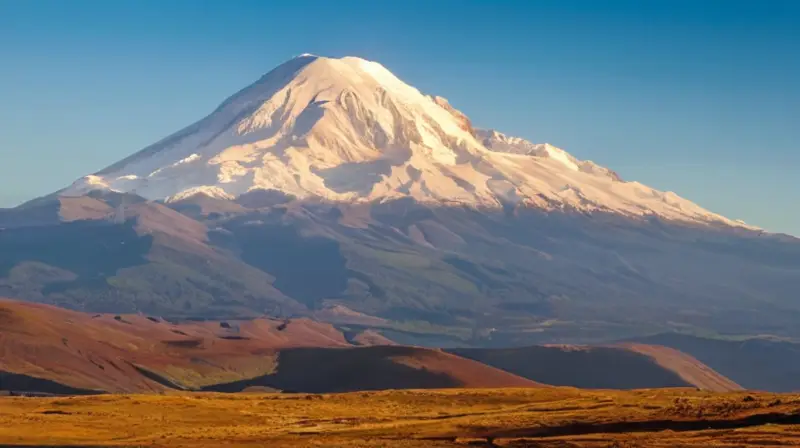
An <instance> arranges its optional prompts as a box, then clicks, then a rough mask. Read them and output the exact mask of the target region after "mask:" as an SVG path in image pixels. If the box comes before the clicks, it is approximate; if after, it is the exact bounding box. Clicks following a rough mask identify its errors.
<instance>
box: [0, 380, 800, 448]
mask: <svg viewBox="0 0 800 448" xmlns="http://www.w3.org/2000/svg"><path fill="white" fill-rule="evenodd" d="M799 412H800V395H777V394H753V393H747V392H734V393H711V392H700V391H696V390H689V389H659V390H652V389H651V390H637V391H627V392H624V391H610V390H597V391H587V390H577V389H573V388H526V389H472V390H467V389H450V390H429V391H420V390H407V391H381V392H356V393H347V394H330V395H317V394H230V395H222V394H210V393H170V394H167V395H107V396H85V397H61V398H21V397H6V398H0V444H5V445H15V444H25V445H32V446H71V445H72V446H74V445H81V446H126V447H135V446H148V447H149V446H221V445H226V446H253V447H255V446H282V447H284V446H288V447H293V446H294V447H301V446H302V447H306V446H326V447H345V446H346V447H353V446H356V447H357V446H364V447H366V446H370V447H374V446H382V447H436V446H463V445H478V446H492V445H491V444H494V446H537V447H575V446H588V447H639V446H641V447H654V446H655V447H674V446H687V447H693V446H697V447H711V446H713V447H742V446H787V445H800V413H799Z"/></svg>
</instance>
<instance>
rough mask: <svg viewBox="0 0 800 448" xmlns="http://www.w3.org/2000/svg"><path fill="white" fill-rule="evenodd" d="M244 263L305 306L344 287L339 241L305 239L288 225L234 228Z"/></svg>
mask: <svg viewBox="0 0 800 448" xmlns="http://www.w3.org/2000/svg"><path fill="white" fill-rule="evenodd" d="M234 232H235V233H236V236H237V240H238V242H239V246H240V248H241V251H242V253H241V257H242V260H244V261H245V262H246V263H248V264H250V265H252V266H255V267H257V268H259V269H261V270H263V271H265V272H268V273H270V274H272V275H273V276H275V283H274V286H275V287H276V288H278V289H279V290H280V291H282V292H283V293H285V294H286V295H288V296H290V297H293V298H295V299H299V300H301V301H302V302H304V303H306V304H307V305H314V304H315V303H316V302H317V301H318V300H321V299H324V298H329V297H335V296H338V295H339V294H340V293H341V292H342V291H344V290H345V289H346V288H347V279H348V269H347V267H346V266H345V263H346V261H347V260H346V259H345V258H344V256H343V255H342V253H341V251H340V250H339V243H338V242H336V241H334V240H330V239H327V238H322V237H311V238H306V237H303V236H302V235H300V233H299V231H298V229H297V228H294V227H289V226H263V225H243V226H240V227H238V228H236V229H235V230H234Z"/></svg>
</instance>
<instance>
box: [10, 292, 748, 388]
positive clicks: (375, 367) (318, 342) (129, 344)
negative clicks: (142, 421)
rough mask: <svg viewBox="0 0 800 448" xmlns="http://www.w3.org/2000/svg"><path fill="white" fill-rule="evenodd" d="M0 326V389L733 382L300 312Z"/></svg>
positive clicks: (13, 306) (33, 317) (28, 314)
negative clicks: (470, 344) (343, 325)
mask: <svg viewBox="0 0 800 448" xmlns="http://www.w3.org/2000/svg"><path fill="white" fill-rule="evenodd" d="M0 329H2V331H0V391H2V390H9V389H11V390H18V391H19V390H29V391H30V390H32V391H38V392H51V393H69V394H73V393H89V392H93V391H107V392H147V391H163V390H167V389H192V390H195V389H206V390H216V391H241V390H245V389H248V388H252V387H269V388H273V389H279V390H285V391H301V392H341V391H354V390H376V389H400V388H445V387H468V388H475V387H539V386H541V385H542V381H540V380H547V381H548V382H551V383H552V384H556V385H567V386H576V387H616V388H626V389H630V388H641V387H652V388H655V387H675V386H687V385H693V386H697V387H701V388H704V389H712V390H732V389H735V388H737V386H736V385H735V384H734V383H732V382H731V381H730V380H728V379H726V378H724V377H722V376H720V375H718V374H716V373H715V372H713V371H712V370H711V369H709V368H708V367H706V366H704V365H702V364H701V363H699V362H697V361H696V360H692V359H691V358H689V357H686V356H685V355H682V354H681V353H679V352H677V351H671V350H669V349H665V348H664V347H656V346H649V345H644V344H637V345H636V346H635V347H633V348H630V349H627V348H626V349H622V348H613V349H612V348H604V347H581V348H574V347H573V348H571V349H565V348H563V347H526V348H522V349H500V350H494V349H481V350H452V351H442V350H438V349H429V348H423V347H408V346H397V345H385V344H386V343H387V341H386V340H385V338H380V337H379V338H378V340H377V342H378V343H379V344H380V345H374V346H359V345H360V344H361V343H362V342H360V341H354V343H355V344H359V345H352V344H351V343H350V342H348V338H347V336H346V334H345V333H344V332H343V331H341V330H340V329H338V328H335V327H333V326H332V325H329V324H324V323H320V322H315V321H313V320H310V319H305V318H301V319H270V318H259V319H248V320H226V321H211V320H209V321H181V322H176V321H168V320H165V319H163V318H160V317H155V316H146V315H137V314H122V315H109V314H88V313H80V312H75V311H70V310H65V309H61V308H57V307H52V306H46V305H40V304H31V303H25V302H17V301H10V300H0ZM376 336H378V335H376V334H373V335H372V336H370V337H371V339H373V341H374V340H375V337H376ZM665 350H666V351H667V352H668V356H667V358H669V359H668V360H667V362H662V361H663V360H659V359H658V358H659V355H658V354H659V353H664V352H665ZM639 352H641V353H646V355H639V354H638V353H639ZM653 354H655V355H653ZM650 356H653V357H654V358H655V359H656V360H657V361H659V362H658V364H657V363H656V362H654V361H653V360H652V359H651V358H650ZM681 357H685V358H688V359H690V360H691V363H689V364H690V365H689V367H688V368H685V366H681V365H680V364H679V363H675V362H673V361H674V360H675V359H680V358H681Z"/></svg>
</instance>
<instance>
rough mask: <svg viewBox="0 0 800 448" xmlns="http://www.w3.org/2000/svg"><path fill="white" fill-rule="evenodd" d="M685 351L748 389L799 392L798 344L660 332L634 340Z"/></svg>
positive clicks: (799, 360)
mask: <svg viewBox="0 0 800 448" xmlns="http://www.w3.org/2000/svg"><path fill="white" fill-rule="evenodd" d="M636 342H638V343H641V344H647V345H650V344H658V345H663V346H667V347H671V348H673V349H675V350H680V351H681V352H682V353H687V354H689V355H691V356H693V357H695V358H697V359H699V360H700V361H702V362H703V363H704V364H706V365H708V366H709V367H711V368H713V369H714V370H716V371H718V372H720V373H721V374H723V375H725V376H727V377H729V378H731V379H732V380H734V381H736V382H737V383H739V384H741V385H742V386H743V387H746V388H748V389H760V390H768V391H773V392H792V391H800V343H797V342H793V341H787V340H779V339H774V338H765V337H753V338H736V339H733V338H731V339H715V338H703V337H698V336H692V335H688V334H679V333H663V334H657V335H653V336H649V337H643V338H638V339H636Z"/></svg>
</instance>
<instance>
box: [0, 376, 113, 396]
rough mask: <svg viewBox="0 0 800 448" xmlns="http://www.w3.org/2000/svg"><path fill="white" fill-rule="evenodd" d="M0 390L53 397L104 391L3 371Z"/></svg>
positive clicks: (96, 393) (95, 393) (0, 377)
mask: <svg viewBox="0 0 800 448" xmlns="http://www.w3.org/2000/svg"><path fill="white" fill-rule="evenodd" d="M0 390H1V391H10V392H13V393H23V392H31V393H44V394H53V395H98V394H103V393H105V392H104V391H99V390H92V389H81V388H78V387H71V386H67V385H66V384H61V383H57V382H55V381H50V380H46V379H43V378H36V377H33V376H29V375H22V374H19V373H11V372H3V371H0Z"/></svg>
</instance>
